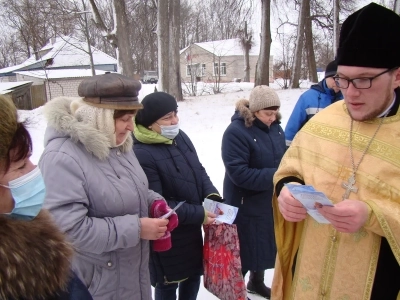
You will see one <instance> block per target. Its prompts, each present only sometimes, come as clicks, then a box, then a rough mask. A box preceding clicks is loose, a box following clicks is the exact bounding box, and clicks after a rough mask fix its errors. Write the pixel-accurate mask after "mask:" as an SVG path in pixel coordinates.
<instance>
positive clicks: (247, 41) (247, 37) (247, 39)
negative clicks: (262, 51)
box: [240, 21, 253, 82]
mask: <svg viewBox="0 0 400 300" xmlns="http://www.w3.org/2000/svg"><path fill="white" fill-rule="evenodd" d="M252 38H253V35H252V34H249V33H248V32H247V21H245V22H244V30H243V33H242V37H241V38H240V44H241V46H242V48H243V50H244V55H243V58H244V70H243V71H244V76H243V82H250V49H251V47H252V46H253V41H252Z"/></svg>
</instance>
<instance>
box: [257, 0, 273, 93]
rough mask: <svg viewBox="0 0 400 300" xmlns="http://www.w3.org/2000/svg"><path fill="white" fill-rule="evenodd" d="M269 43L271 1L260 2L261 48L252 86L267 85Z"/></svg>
mask: <svg viewBox="0 0 400 300" xmlns="http://www.w3.org/2000/svg"><path fill="white" fill-rule="evenodd" d="M271 43H272V38H271V0H261V46H260V55H259V56H258V61H257V65H256V76H255V80H254V86H257V85H269V57H270V51H271Z"/></svg>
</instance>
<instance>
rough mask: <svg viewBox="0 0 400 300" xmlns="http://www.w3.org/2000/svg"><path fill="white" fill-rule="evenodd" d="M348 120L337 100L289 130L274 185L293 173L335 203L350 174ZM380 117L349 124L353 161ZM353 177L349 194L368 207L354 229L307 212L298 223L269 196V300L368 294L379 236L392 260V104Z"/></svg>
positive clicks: (398, 248) (396, 152)
mask: <svg viewBox="0 0 400 300" xmlns="http://www.w3.org/2000/svg"><path fill="white" fill-rule="evenodd" d="M350 121H351V119H350V116H349V114H348V112H347V109H346V106H345V104H344V101H338V102H336V103H334V104H332V105H331V106H329V107H327V108H326V109H324V110H322V111H321V112H319V113H318V114H316V115H315V116H314V117H313V118H312V119H311V120H310V121H308V122H307V123H306V125H305V126H304V127H303V128H302V130H301V131H300V132H299V133H298V134H297V135H296V137H295V139H294V140H293V142H292V144H291V147H290V148H289V149H288V150H287V152H286V154H285V156H284V157H283V159H282V162H281V164H280V166H279V168H278V171H277V172H276V174H275V176H274V184H276V183H277V182H279V181H280V180H281V179H283V178H286V177H297V178H298V179H299V180H302V181H304V183H305V184H307V185H312V186H313V187H314V188H315V189H316V190H318V191H321V192H323V193H325V195H326V196H327V197H328V198H329V199H330V200H331V201H332V202H333V203H338V202H339V201H341V200H342V195H343V194H344V192H345V190H344V188H343V187H342V183H344V182H347V180H348V178H349V177H350V176H351V174H352V163H351V158H350V151H349V134H350ZM380 121H381V119H374V120H372V121H366V122H356V121H354V125H353V142H352V144H353V155H354V162H355V164H357V163H358V161H359V160H360V158H361V156H362V154H363V151H364V150H365V149H366V147H367V145H368V143H369V141H370V139H371V137H372V136H373V135H374V133H375V131H376V129H377V126H379V123H380ZM355 178H356V184H355V186H356V187H357V188H358V191H357V193H351V194H350V196H349V199H355V200H361V201H364V202H366V203H367V204H368V205H369V207H370V208H371V213H370V217H369V220H368V221H367V223H366V224H365V225H364V227H362V228H361V229H360V230H359V231H358V232H356V233H340V232H338V231H336V230H335V229H334V228H333V227H332V226H331V225H330V224H320V223H317V222H316V221H314V219H312V218H311V217H310V216H307V218H306V219H305V220H304V221H302V222H298V223H293V222H287V221H285V220H284V218H283V216H282V214H281V213H280V211H279V208H278V204H277V199H276V195H275V196H274V199H273V207H274V222H275V235H276V243H277V248H278V255H277V260H276V265H275V273H274V280H273V284H272V298H271V299H272V300H283V299H284V300H288V299H296V300H302V299H304V300H313V299H318V300H320V299H323V300H327V299H335V300H360V299H365V300H367V299H370V294H371V290H372V287H373V283H374V275H375V271H376V266H377V261H378V256H379V249H380V242H381V237H382V236H383V237H385V238H386V239H387V241H388V243H389V245H390V248H391V250H392V251H393V254H394V256H395V258H396V260H397V262H398V263H399V264H400V109H399V110H398V112H397V114H396V115H394V116H391V117H386V118H385V119H384V120H383V123H382V125H381V128H380V129H379V131H378V133H377V135H376V137H375V138H374V139H373V141H372V144H371V145H370V147H369V149H368V152H367V153H366V155H365V157H364V158H363V160H362V162H361V164H360V166H359V168H358V170H357V172H356V177H355ZM297 250H298V253H297V260H296V266H295V274H294V278H292V264H293V261H294V256H295V255H296V252H297ZM398 299H400V296H398Z"/></svg>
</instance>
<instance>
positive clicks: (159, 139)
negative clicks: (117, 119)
mask: <svg viewBox="0 0 400 300" xmlns="http://www.w3.org/2000/svg"><path fill="white" fill-rule="evenodd" d="M133 125H134V128H133V135H134V136H135V138H136V139H137V140H138V141H139V142H141V143H143V144H168V145H172V140H170V139H167V138H166V137H163V136H162V135H161V134H158V133H157V132H155V131H153V130H150V129H147V128H146V127H144V126H143V125H140V124H139V125H137V124H136V123H134V124H133Z"/></svg>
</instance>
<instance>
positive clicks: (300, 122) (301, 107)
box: [285, 79, 343, 147]
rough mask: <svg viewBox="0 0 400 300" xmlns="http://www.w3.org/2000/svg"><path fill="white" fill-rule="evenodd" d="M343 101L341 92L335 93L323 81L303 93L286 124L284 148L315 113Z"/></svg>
mask: <svg viewBox="0 0 400 300" xmlns="http://www.w3.org/2000/svg"><path fill="white" fill-rule="evenodd" d="M341 99H343V95H342V93H341V92H338V93H335V91H334V90H333V89H330V88H329V87H328V86H327V85H326V80H325V79H323V80H321V81H320V82H318V84H314V85H312V86H311V87H310V89H309V90H308V91H306V92H304V93H303V94H302V95H301V96H300V98H299V100H297V103H296V105H295V107H294V109H293V111H292V114H291V115H290V118H289V120H288V122H287V124H286V128H285V137H286V146H288V147H289V146H290V144H291V143H292V140H293V139H294V136H295V135H296V134H297V132H298V131H299V130H300V129H301V128H302V127H303V126H304V124H306V123H307V121H308V120H310V119H311V118H312V117H313V116H314V115H315V114H316V113H318V112H319V111H320V110H322V109H324V108H325V107H327V106H328V105H330V104H332V103H334V102H336V101H338V100H341Z"/></svg>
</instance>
